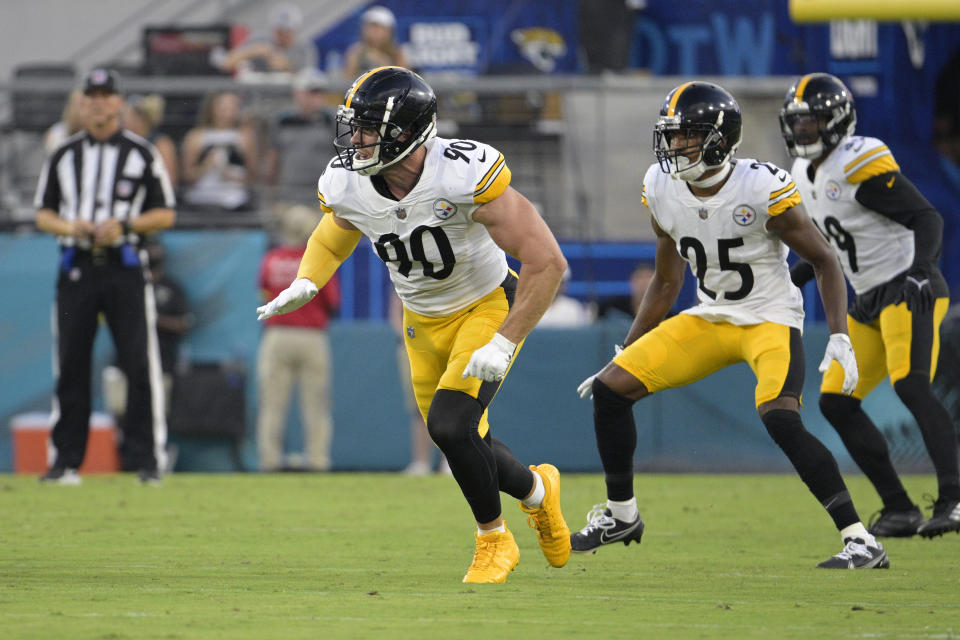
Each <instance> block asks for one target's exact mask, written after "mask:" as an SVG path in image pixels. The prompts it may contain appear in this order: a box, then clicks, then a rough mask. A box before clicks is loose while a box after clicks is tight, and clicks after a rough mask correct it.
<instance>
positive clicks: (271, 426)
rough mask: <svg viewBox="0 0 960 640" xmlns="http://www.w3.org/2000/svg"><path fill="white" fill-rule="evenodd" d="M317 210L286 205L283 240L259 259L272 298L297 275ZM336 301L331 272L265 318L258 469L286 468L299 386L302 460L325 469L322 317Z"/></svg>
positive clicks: (326, 383) (326, 357) (329, 425)
mask: <svg viewBox="0 0 960 640" xmlns="http://www.w3.org/2000/svg"><path fill="white" fill-rule="evenodd" d="M318 220H319V213H318V212H316V211H314V210H313V209H310V208H309V207H305V206H299V205H298V206H293V207H291V208H290V209H288V210H287V211H286V212H285V213H284V215H283V217H282V221H281V234H282V241H283V244H282V245H281V246H278V247H276V248H274V249H271V250H270V251H268V252H267V253H266V255H265V256H264V257H263V261H262V263H261V265H260V280H259V284H260V289H261V291H262V292H263V299H264V300H271V299H273V298H274V297H275V296H276V295H277V294H279V293H280V292H281V291H283V289H285V288H286V286H287V285H288V284H289V283H290V281H291V280H292V279H293V278H295V277H296V273H297V268H298V267H299V265H300V258H301V257H303V252H304V250H305V249H306V246H307V239H308V238H309V237H310V234H311V232H312V231H313V229H314V227H315V226H316V224H317V221H318ZM339 306H340V287H339V283H338V281H337V279H336V277H334V278H331V279H330V281H329V282H328V283H327V284H326V285H325V286H324V287H323V289H321V290H320V292H319V293H318V294H317V296H316V297H315V298H314V299H313V300H311V301H310V303H309V304H306V305H304V306H303V307H302V308H300V309H298V310H297V311H295V312H294V313H288V314H286V315H280V316H275V317H273V318H270V319H269V320H267V322H266V327H265V329H264V332H263V339H262V340H261V341H260V352H259V355H258V359H257V378H258V380H259V390H260V412H259V415H258V417H257V451H258V454H259V457H260V469H261V470H263V471H279V470H281V469H283V468H288V467H290V466H292V465H289V464H287V463H286V462H285V460H284V451H283V442H284V431H285V426H286V420H287V414H288V410H289V408H290V395H291V393H292V391H293V388H294V386H297V387H299V394H300V413H301V416H302V419H303V423H304V440H305V446H306V456H305V458H306V459H305V464H306V468H307V470H310V471H327V470H329V469H330V439H331V437H332V436H333V417H332V413H331V410H332V407H331V403H330V366H331V359H330V342H329V339H328V337H327V331H326V328H327V323H328V322H329V321H330V317H331V316H332V315H334V314H335V313H336V311H337V308H338V307H339Z"/></svg>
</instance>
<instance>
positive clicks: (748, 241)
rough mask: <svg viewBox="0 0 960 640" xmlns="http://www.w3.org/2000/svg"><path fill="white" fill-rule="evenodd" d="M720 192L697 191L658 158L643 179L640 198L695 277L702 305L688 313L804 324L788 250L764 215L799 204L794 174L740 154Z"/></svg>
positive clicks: (736, 322)
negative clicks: (706, 194)
mask: <svg viewBox="0 0 960 640" xmlns="http://www.w3.org/2000/svg"><path fill="white" fill-rule="evenodd" d="M731 162H732V163H733V169H732V170H731V172H730V177H729V178H727V182H726V183H725V184H724V185H723V187H722V188H721V189H720V191H719V192H717V193H716V194H714V195H713V196H711V197H709V198H703V199H701V198H698V197H697V196H695V195H693V193H691V191H690V189H689V188H688V187H687V183H686V182H684V181H682V180H675V179H673V178H671V176H670V175H668V174H666V173H664V172H663V171H662V170H661V169H660V166H659V165H657V164H654V165H652V166H651V167H650V168H649V169H648V170H647V173H646V176H645V177H644V181H643V199H642V202H643V204H644V205H646V206H647V208H649V209H650V213H651V215H653V219H654V220H655V221H656V223H657V224H658V225H659V226H660V228H661V229H663V231H665V232H666V233H667V234H668V235H669V236H670V237H671V238H672V239H673V241H674V242H675V243H676V248H677V252H678V253H679V254H680V256H681V257H683V259H684V260H686V261H687V262H688V263H689V264H690V269H691V271H693V273H694V274H695V275H696V277H697V281H698V285H699V286H698V290H697V296H698V298H699V300H700V304H699V305H697V306H695V307H692V308H690V309H686V310H685V311H684V312H683V313H688V314H691V315H694V316H699V317H701V318H703V319H704V320H708V321H710V322H729V323H730V324H734V325H753V324H760V323H763V322H775V323H777V324H782V325H786V326H789V327H794V328H796V329H800V330H802V328H803V299H802V296H801V293H800V290H799V289H798V288H797V287H795V286H794V285H793V283H792V282H791V281H790V270H789V267H788V265H787V260H786V259H787V254H788V253H789V249H788V248H787V246H786V245H785V244H784V243H783V242H782V241H781V240H780V238H779V237H778V236H777V235H776V234H774V233H771V232H769V231H767V228H766V224H767V221H768V220H769V219H770V218H771V217H773V216H776V215H779V214H781V213H783V212H784V211H787V210H788V209H790V207H793V206H796V205H798V204H800V193H799V191H797V187H796V184H795V183H794V181H793V178H791V177H790V174H789V173H787V172H786V171H784V170H783V169H780V168H779V167H776V166H775V165H772V164H770V163H765V162H764V163H761V162H758V161H756V160H752V159H750V158H740V159H737V160H735V161H731Z"/></svg>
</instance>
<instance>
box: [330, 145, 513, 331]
mask: <svg viewBox="0 0 960 640" xmlns="http://www.w3.org/2000/svg"><path fill="white" fill-rule="evenodd" d="M425 146H426V148H427V154H426V158H425V160H424V167H423V171H422V173H421V174H420V179H419V180H418V182H417V184H416V186H415V187H414V188H413V189H412V190H411V191H410V193H408V194H407V195H406V196H404V197H403V198H401V199H400V200H395V199H392V198H388V197H386V196H384V195H383V194H381V193H379V192H378V191H377V189H376V188H375V187H374V185H373V182H372V180H371V178H369V177H364V176H360V175H358V174H357V173H356V172H352V171H347V170H346V169H344V168H343V166H342V165H340V164H339V163H338V162H337V161H336V160H334V161H332V162H331V163H330V165H328V167H327V169H326V171H324V173H323V175H322V176H321V177H320V180H319V182H318V189H317V190H318V194H317V197H318V198H319V200H320V203H321V207H322V208H323V210H324V211H328V212H333V213H334V214H336V215H337V216H338V217H340V218H343V219H344V220H347V221H348V222H350V223H352V224H353V225H354V226H356V227H357V228H358V229H360V230H361V231H362V232H363V233H364V235H366V236H367V237H368V238H369V239H370V243H371V244H372V245H373V249H374V251H375V252H376V254H377V255H378V256H379V257H380V258H381V259H382V260H383V261H384V263H385V264H386V266H387V269H388V271H389V273H390V279H391V281H392V282H393V285H394V288H395V289H396V291H397V295H398V296H399V297H400V299H401V300H402V301H403V303H404V305H405V306H406V307H407V308H409V309H410V310H411V311H413V312H415V313H419V314H421V315H425V316H431V317H442V316H446V315H450V314H452V313H455V312H457V311H460V310H461V309H464V308H466V307H467V306H469V305H471V304H473V303H474V302H476V301H477V300H479V299H480V298H482V297H484V296H485V295H487V294H488V293H490V292H491V291H493V290H494V289H495V288H496V287H498V286H500V284H501V283H502V282H503V281H504V279H505V278H506V276H507V262H506V256H505V255H504V252H503V250H502V249H500V248H499V247H498V246H497V245H496V243H494V242H493V239H492V238H491V237H490V234H489V233H488V232H487V229H486V227H485V226H483V225H482V224H480V223H478V222H475V221H474V220H473V213H474V212H475V211H476V210H477V209H478V208H480V207H481V206H483V204H485V203H487V202H490V201H491V200H493V199H494V198H496V197H498V196H500V195H501V194H502V193H503V192H504V191H505V190H506V189H507V187H508V186H509V185H510V178H511V174H510V169H509V167H508V166H507V164H506V161H505V159H504V157H503V154H501V153H500V152H499V151H497V150H496V149H494V148H493V147H491V146H489V145H486V144H483V143H481V142H476V141H473V140H447V139H444V138H434V139H433V140H431V141H430V142H428V143H427V144H426V145H425Z"/></svg>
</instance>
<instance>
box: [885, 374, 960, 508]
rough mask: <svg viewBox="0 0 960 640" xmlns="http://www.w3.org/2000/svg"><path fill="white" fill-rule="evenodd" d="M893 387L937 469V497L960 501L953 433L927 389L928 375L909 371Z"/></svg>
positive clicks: (929, 390)
mask: <svg viewBox="0 0 960 640" xmlns="http://www.w3.org/2000/svg"><path fill="white" fill-rule="evenodd" d="M893 388H894V390H895V391H896V392H897V395H898V396H900V400H902V401H903V404H905V405H907V409H909V410H910V413H912V414H913V417H914V419H915V420H916V421H917V425H918V426H919V427H920V433H921V435H923V443H924V444H925V445H926V446H927V453H929V454H930V459H931V460H932V461H933V468H934V469H936V471H937V484H938V485H939V489H940V498H941V499H944V500H960V482H958V472H957V433H956V430H955V427H954V426H953V420H951V418H950V414H949V413H948V412H947V410H946V409H945V408H944V406H943V404H942V403H941V402H940V400H939V399H938V398H937V396H935V395H934V393H933V390H932V389H931V388H930V382H929V378H927V376H925V375H923V374H915V373H914V374H910V375H908V376H907V377H906V378H903V379H902V380H897V382H896V383H894V385H893Z"/></svg>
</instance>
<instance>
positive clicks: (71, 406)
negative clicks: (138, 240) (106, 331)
mask: <svg viewBox="0 0 960 640" xmlns="http://www.w3.org/2000/svg"><path fill="white" fill-rule="evenodd" d="M147 304H148V297H147V295H146V291H145V280H144V275H143V271H142V269H141V267H139V266H135V267H128V266H124V265H123V264H122V262H121V260H120V258H119V255H114V254H113V253H112V252H111V253H109V254H108V257H106V258H105V259H104V260H103V261H96V262H95V261H94V260H93V258H92V257H91V255H90V254H89V253H87V252H78V253H77V257H76V258H75V260H74V261H73V265H72V266H69V267H68V268H67V270H66V271H64V270H63V269H61V271H60V276H59V279H58V281H57V309H56V322H57V332H58V337H57V350H58V358H57V359H58V363H59V376H58V379H57V400H58V402H59V416H58V417H57V421H56V423H55V424H54V427H53V436H52V438H53V445H54V447H55V448H56V461H55V462H54V464H55V465H56V466H60V467H71V468H74V469H75V468H77V467H79V466H80V464H81V463H82V462H83V458H84V455H85V454H86V450H87V438H88V435H89V429H90V405H91V384H90V376H91V371H90V370H91V358H92V353H93V343H94V338H95V337H96V334H97V327H98V324H99V315H100V314H101V313H102V314H103V316H104V318H105V319H106V322H107V326H108V327H109V328H110V333H111V334H112V336H113V342H114V345H115V346H116V349H117V358H118V363H119V365H120V368H121V369H122V370H123V372H124V373H125V374H126V376H127V413H126V419H125V424H124V460H125V461H127V462H128V464H130V465H131V466H134V467H135V468H137V469H149V470H155V469H156V468H157V459H156V451H155V447H156V446H157V443H158V442H159V443H160V445H161V446H162V444H163V442H162V441H163V440H164V439H165V436H166V425H165V424H161V423H163V422H164V420H165V417H164V415H163V409H162V404H161V405H160V406H159V411H158V412H157V413H159V415H154V397H153V395H154V393H153V392H154V389H153V388H152V386H151V379H150V369H151V367H153V368H155V372H154V373H155V377H156V378H157V380H156V381H155V384H156V385H157V386H158V387H159V385H160V384H161V382H160V362H159V350H158V348H157V343H156V338H155V331H156V329H155V328H154V327H153V326H150V328H149V329H148V323H147V313H148V310H147ZM149 304H150V305H151V308H150V310H149V313H150V318H151V322H155V317H156V310H155V305H154V301H153V297H152V295H151V296H149ZM148 331H150V332H154V338H153V340H151V341H150V343H151V346H150V348H148ZM156 391H157V393H158V394H159V395H158V399H159V401H160V402H161V403H162V402H163V395H162V390H160V389H159V388H158V389H157V390H156ZM155 421H156V424H155ZM155 432H157V433H159V434H160V437H159V438H157V439H155V436H154V433H155Z"/></svg>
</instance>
